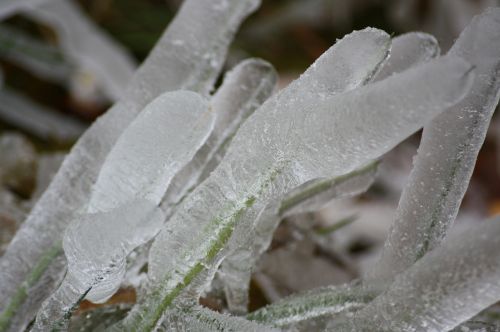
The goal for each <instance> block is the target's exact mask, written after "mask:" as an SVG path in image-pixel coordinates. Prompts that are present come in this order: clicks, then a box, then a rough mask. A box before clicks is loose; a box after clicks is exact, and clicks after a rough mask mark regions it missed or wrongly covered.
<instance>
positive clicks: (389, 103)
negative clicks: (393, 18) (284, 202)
mask: <svg viewBox="0 0 500 332" xmlns="http://www.w3.org/2000/svg"><path fill="white" fill-rule="evenodd" d="M368 31H374V33H377V30H373V29H372V30H368ZM379 33H380V32H379ZM380 34H381V39H385V40H386V43H388V40H389V39H388V38H387V37H384V34H382V33H380ZM334 53H335V52H333V51H332V52H327V54H328V55H327V56H324V57H322V58H320V59H319V61H318V62H316V63H315V64H314V65H313V66H312V69H311V71H309V72H307V73H305V74H304V75H303V76H302V77H301V78H300V79H299V80H297V81H296V82H294V83H292V84H291V85H290V86H289V87H288V88H286V89H285V90H283V91H282V92H281V93H279V94H278V95H277V96H275V97H273V98H270V99H269V100H268V101H267V102H266V103H264V105H262V106H261V107H260V108H259V109H258V110H257V111H256V112H255V113H254V114H253V115H252V116H251V117H250V118H249V119H248V120H247V121H246V122H245V123H244V124H243V125H242V127H241V128H240V130H239V131H238V134H237V135H236V137H235V138H234V140H233V142H232V144H231V146H230V148H229V150H228V152H227V154H226V156H225V157H224V159H223V160H222V162H221V163H220V164H219V166H218V167H217V168H216V169H215V170H214V171H213V172H212V173H211V175H210V176H209V177H208V178H207V179H206V180H205V181H204V182H203V183H202V184H201V185H200V186H199V187H197V189H195V191H193V193H192V194H191V195H190V196H188V198H187V199H186V200H184V201H183V202H182V204H181V206H180V208H179V210H178V212H177V213H176V214H175V215H174V216H173V217H172V219H171V220H170V222H169V223H167V224H166V225H165V228H164V229H163V230H162V231H161V232H160V234H159V235H158V236H157V237H156V239H155V241H154V243H153V246H152V248H151V251H150V260H149V262H150V265H149V276H150V278H151V281H152V282H153V283H156V285H157V286H156V287H153V289H152V290H151V291H150V293H149V295H148V296H147V297H146V300H145V302H144V303H142V304H140V305H138V306H137V307H136V308H134V309H133V310H132V311H131V313H130V314H129V316H128V317H127V318H126V319H125V320H124V321H123V322H121V323H120V324H118V325H116V326H115V327H114V328H115V329H148V328H153V327H154V326H155V325H156V323H157V322H158V320H159V319H160V316H161V315H160V313H161V312H163V310H165V309H166V308H168V307H169V306H170V304H171V303H173V301H174V300H175V298H176V297H177V295H178V294H179V293H180V292H182V290H183V289H184V288H185V287H186V285H187V284H189V283H190V282H191V281H193V280H194V279H195V278H196V277H197V276H198V275H199V274H200V273H202V272H203V273H204V271H205V272H207V279H208V281H210V280H211V277H212V276H213V273H214V272H215V270H216V268H217V267H218V265H219V264H220V262H221V261H222V259H223V258H224V256H225V255H226V254H227V251H225V250H223V248H224V247H225V245H226V243H227V242H228V241H230V240H231V241H236V243H237V242H238V241H242V239H244V238H245V235H246V234H248V232H249V230H251V227H252V225H251V224H248V223H240V221H241V220H255V218H256V217H257V214H258V213H259V212H260V211H262V210H263V209H264V208H265V207H266V206H267V205H268V204H269V203H271V202H274V201H279V200H280V199H282V198H283V197H284V195H286V194H287V193H288V192H290V191H291V190H292V189H294V188H296V187H298V186H299V185H302V184H303V183H305V182H308V181H311V180H314V179H318V178H323V177H334V176H341V175H344V174H346V173H349V172H350V171H352V170H354V169H357V168H359V167H361V166H363V165H364V164H366V163H368V162H370V161H372V160H374V159H376V158H378V157H380V156H381V155H382V154H384V153H385V152H387V151H388V150H390V149H391V148H393V147H394V146H395V145H396V144H398V143H399V142H400V141H401V140H402V139H404V138H406V137H408V136H409V135H410V134H412V133H413V132H415V131H416V130H418V129H419V128H421V127H422V126H423V125H424V124H425V123H426V122H427V121H429V120H430V119H431V118H432V117H434V116H435V115H437V114H439V113H440V112H442V111H443V110H444V109H446V108H448V107H450V106H451V105H453V104H455V103H456V102H457V101H458V100H460V99H461V98H462V97H463V96H464V95H465V93H466V92H468V89H469V87H470V84H471V80H472V77H473V74H472V70H471V66H470V65H469V64H467V63H466V62H465V61H463V60H461V59H460V58H457V57H445V58H441V59H438V60H434V61H431V62H429V63H427V64H424V65H421V66H418V67H416V68H413V69H410V70H407V71H405V72H403V73H401V74H396V75H392V76H391V77H389V78H388V79H386V80H383V81H380V82H377V83H374V84H371V85H369V86H366V87H361V88H359V89H355V90H352V91H348V92H345V93H342V94H338V95H335V94H332V93H330V91H331V89H332V88H334V87H335V85H334V84H328V83H331V82H330V81H329V79H330V77H329V76H327V75H326V74H325V73H326V72H328V70H326V69H325V67H324V66H325V64H326V63H328V60H331V59H333V58H334V57H333V56H332V54H334ZM360 53H361V52H360ZM382 53H385V51H384V52H382ZM356 54H357V53H356ZM350 56H351V57H352V54H350ZM374 63H375V66H376V65H378V63H379V61H374ZM361 64H365V65H366V63H361ZM358 65H360V64H358ZM366 66H367V67H368V70H369V71H370V70H374V68H373V66H371V67H370V66H368V65H366ZM365 77H366V76H365V75H361V77H360V78H359V79H360V80H361V81H362V80H364V79H365ZM407 91H412V92H413V93H412V94H411V95H409V94H407ZM172 253H175V255H173V254H172ZM206 282H207V281H205V283H206ZM202 284H203V283H202ZM152 308H155V309H153V310H152Z"/></svg>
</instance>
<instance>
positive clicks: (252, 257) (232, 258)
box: [219, 163, 377, 313]
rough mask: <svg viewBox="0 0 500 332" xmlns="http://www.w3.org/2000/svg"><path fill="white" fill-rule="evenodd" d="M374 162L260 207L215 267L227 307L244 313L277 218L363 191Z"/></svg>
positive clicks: (308, 209) (276, 224) (313, 209)
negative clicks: (244, 235) (247, 231)
mask: <svg viewBox="0 0 500 332" xmlns="http://www.w3.org/2000/svg"><path fill="white" fill-rule="evenodd" d="M376 170H377V164H376V163H371V164H369V165H368V166H367V167H363V168H361V169H359V170H357V171H354V172H352V173H349V174H347V175H345V176H342V177H337V178H334V179H328V180H322V181H313V182H312V183H308V184H306V185H305V186H301V187H299V188H297V189H296V190H294V191H292V192H291V193H290V194H288V195H287V196H286V197H285V198H284V199H283V200H282V201H281V202H280V203H279V204H277V205H276V204H271V205H270V206H268V207H266V209H264V211H262V212H261V213H260V214H259V216H258V219H257V220H256V221H255V223H254V226H253V228H252V234H251V235H249V236H248V238H247V241H245V242H243V243H237V244H236V248H230V254H229V255H228V256H227V257H226V259H225V260H224V262H223V263H222V265H221V267H220V270H219V277H220V280H221V281H222V282H223V286H224V293H225V296H226V300H227V304H228V307H229V310H230V311H231V312H233V313H246V312H247V307H248V291H249V286H250V278H251V273H252V269H253V267H254V266H255V264H256V263H257V261H258V260H259V259H260V257H261V256H262V254H263V253H264V252H265V251H266V250H267V249H268V248H269V246H270V245H271V241H272V238H273V234H274V231H275V230H276V228H277V227H278V225H279V223H280V221H281V220H282V219H283V218H285V217H288V216H290V215H293V214H294V213H301V212H308V211H315V210H317V209H318V208H319V207H321V206H323V205H324V204H325V203H326V202H328V201H330V200H332V199H335V198H340V197H346V196H352V195H356V194H359V193H362V192H364V191H366V190H367V189H368V188H369V187H370V185H371V184H372V183H373V181H374V179H375V174H376Z"/></svg>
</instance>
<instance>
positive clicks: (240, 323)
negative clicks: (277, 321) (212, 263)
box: [158, 306, 279, 332]
mask: <svg viewBox="0 0 500 332" xmlns="http://www.w3.org/2000/svg"><path fill="white" fill-rule="evenodd" d="M158 331H165V332H166V331H186V332H230V331H234V332H278V331H279V330H278V329H275V328H272V327H269V326H265V325H261V324H257V323H256V322H250V321H248V320H246V319H244V318H239V317H234V316H229V315H227V314H221V313H218V312H215V311H212V310H210V309H207V308H203V307H200V306H196V307H194V308H190V309H182V310H177V311H174V312H172V314H170V315H167V318H166V319H165V320H164V321H163V322H162V324H161V326H160V328H159V329H158Z"/></svg>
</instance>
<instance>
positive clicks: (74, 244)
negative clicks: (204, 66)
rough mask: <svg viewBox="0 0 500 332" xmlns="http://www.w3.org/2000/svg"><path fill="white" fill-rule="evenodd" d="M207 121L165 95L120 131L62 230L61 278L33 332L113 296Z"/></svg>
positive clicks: (188, 103)
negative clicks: (83, 205) (79, 209)
mask: <svg viewBox="0 0 500 332" xmlns="http://www.w3.org/2000/svg"><path fill="white" fill-rule="evenodd" d="M213 121H214V115H213V112H211V111H210V110H209V107H208V103H207V102H206V101H205V100H204V99H203V98H202V97H201V96H200V95H198V94H196V93H194V92H189V91H176V92H167V93H165V94H163V95H161V96H160V97H158V98H156V99H155V100H154V101H153V102H152V103H150V104H149V105H148V106H146V108H145V109H144V110H143V111H142V112H141V113H140V114H139V115H138V116H137V118H136V119H135V120H134V121H133V122H132V124H131V125H130V126H129V127H128V128H127V129H126V130H125V131H124V133H123V134H122V135H121V136H120V138H119V139H118V141H117V143H116V144H115V146H114V147H113V149H112V150H111V152H110V154H109V155H108V156H107V157H106V160H105V162H104V165H103V167H102V169H101V172H100V173H99V176H98V178H97V181H96V184H95V185H94V187H93V191H92V196H91V198H90V202H89V205H88V206H87V209H86V214H84V215H83V216H81V217H79V218H78V219H77V220H76V221H74V222H72V223H71V224H70V225H69V226H68V228H67V229H66V232H65V236H64V240H63V248H64V253H65V255H66V258H67V260H68V273H67V275H66V277H65V279H64V281H63V284H62V286H61V287H60V288H59V289H58V290H57V291H56V293H55V294H54V295H52V296H51V297H50V298H49V300H48V301H46V302H44V304H43V306H42V309H41V311H40V313H39V315H38V319H37V324H36V326H37V328H38V329H40V330H44V328H48V327H49V326H52V325H46V324H53V323H54V322H53V321H54V320H57V318H58V316H57V314H56V313H57V312H59V315H63V314H64V313H65V312H66V311H67V308H71V307H72V306H74V305H75V303H77V302H78V300H79V299H80V298H81V297H82V296H84V297H85V298H86V299H88V300H90V301H92V302H104V301H106V300H107V299H108V298H109V297H110V296H111V295H113V294H114V292H116V290H117V289H118V287H119V286H120V283H121V280H122V278H123V275H124V273H125V259H126V257H127V255H128V254H130V252H131V251H132V250H133V249H135V248H136V247H137V246H139V245H142V244H143V243H145V242H147V241H149V240H150V239H151V238H153V236H154V235H156V233H157V232H158V231H159V229H160V227H161V225H162V224H163V221H164V220H165V216H164V214H163V212H162V211H161V209H159V208H158V205H159V203H160V201H161V198H162V197H163V195H164V193H165V191H166V188H167V187H168V185H169V183H170V181H171V179H172V178H173V177H174V175H175V174H176V173H177V172H178V171H179V169H181V168H182V167H183V166H184V165H185V164H186V163H188V162H189V161H190V160H191V159H192V157H193V155H194V154H195V153H196V151H197V150H198V148H199V147H200V146H201V145H202V144H203V143H204V142H205V140H206V138H207V137H208V135H209V133H210V132H211V130H212V128H213ZM145 161H146V162H145ZM58 302H59V303H58ZM58 306H59V310H57V308H58Z"/></svg>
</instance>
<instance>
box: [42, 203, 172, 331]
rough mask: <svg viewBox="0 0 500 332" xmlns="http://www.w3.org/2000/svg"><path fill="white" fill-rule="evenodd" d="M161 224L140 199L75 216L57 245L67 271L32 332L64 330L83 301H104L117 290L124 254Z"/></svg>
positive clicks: (153, 208) (160, 215)
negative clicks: (60, 243) (84, 299)
mask: <svg viewBox="0 0 500 332" xmlns="http://www.w3.org/2000/svg"><path fill="white" fill-rule="evenodd" d="M163 220H164V215H163V212H162V211H161V209H159V208H158V207H157V204H155V203H153V202H151V201H148V200H144V199H138V200H137V201H129V202H127V204H125V205H124V206H120V207H119V208H115V209H111V210H107V211H106V212H97V213H87V214H84V215H82V216H80V217H77V219H76V220H75V222H73V223H71V224H70V226H69V227H68V228H67V229H66V232H65V236H64V240H63V248H64V253H65V255H66V258H67V260H68V272H67V274H66V276H65V277H64V280H63V282H62V284H61V285H60V286H59V288H58V289H57V290H56V291H55V292H54V293H53V294H52V295H51V296H50V297H49V298H48V299H47V300H46V301H44V303H43V305H42V308H41V309H40V311H39V313H38V315H37V319H36V321H35V324H34V326H33V331H47V330H50V329H64V327H65V326H66V325H67V324H68V323H69V322H68V319H69V317H71V315H70V313H71V312H72V311H73V310H74V309H75V306H77V305H78V304H79V302H80V301H81V300H82V299H83V298H84V297H85V298H87V299H89V300H91V301H93V302H105V301H106V300H107V299H108V298H109V297H110V296H111V295H113V294H114V293H115V292H116V290H117V289H118V287H119V286H120V282H121V279H122V277H123V274H124V273H125V257H126V256H127V254H129V253H130V252H131V251H132V250H133V249H134V248H135V247H137V246H139V245H140V244H142V243H144V242H145V241H147V240H149V239H151V238H152V237H153V236H154V235H155V234H156V233H157V232H158V230H159V228H160V226H161V225H162V224H163Z"/></svg>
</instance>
